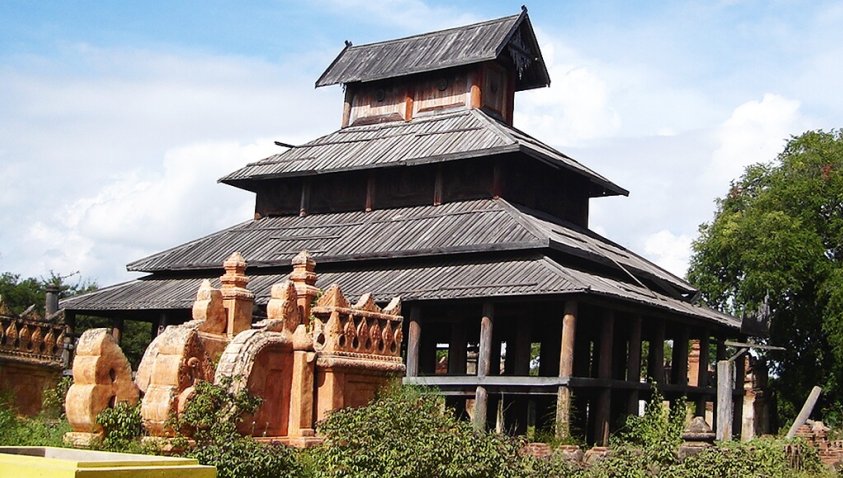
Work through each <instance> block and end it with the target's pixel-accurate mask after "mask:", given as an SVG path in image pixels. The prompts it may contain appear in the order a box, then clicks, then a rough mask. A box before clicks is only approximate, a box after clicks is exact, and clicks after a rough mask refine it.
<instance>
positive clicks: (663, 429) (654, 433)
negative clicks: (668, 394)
mask: <svg viewBox="0 0 843 478" xmlns="http://www.w3.org/2000/svg"><path fill="white" fill-rule="evenodd" d="M686 414H687V406H686V404H685V399H684V398H680V399H678V400H677V401H676V402H675V403H674V404H673V406H671V407H670V408H668V407H666V406H665V405H664V399H663V398H662V396H661V394H660V393H659V391H658V390H657V389H655V387H654V388H653V390H652V396H651V399H650V401H649V402H648V403H647V408H646V409H645V410H644V415H642V416H640V417H639V416H630V417H628V418H627V420H626V423H625V425H624V427H623V429H622V430H621V431H620V433H618V434H616V435H615V436H614V437H613V445H615V447H616V448H630V447H631V448H634V449H635V450H636V453H634V455H635V456H638V455H641V458H642V459H643V460H644V461H645V462H647V463H651V464H654V465H659V466H662V465H669V464H672V463H674V462H676V460H677V457H678V455H677V453H678V451H679V446H680V445H681V444H682V432H683V431H684V429H685V417H686ZM622 454H623V453H622Z"/></svg>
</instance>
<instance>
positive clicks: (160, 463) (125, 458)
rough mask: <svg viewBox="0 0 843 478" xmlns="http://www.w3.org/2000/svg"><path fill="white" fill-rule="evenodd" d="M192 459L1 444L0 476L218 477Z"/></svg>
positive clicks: (211, 468)
mask: <svg viewBox="0 0 843 478" xmlns="http://www.w3.org/2000/svg"><path fill="white" fill-rule="evenodd" d="M216 476H217V470H216V468H214V467H212V466H204V465H200V464H199V462H198V461H196V460H194V459H190V458H173V457H162V456H151V455H132V454H128V453H109V452H100V451H90V450H75V449H70V448H53V447H0V478H73V477H76V478H88V477H90V478H147V477H149V478H152V477H155V478H216Z"/></svg>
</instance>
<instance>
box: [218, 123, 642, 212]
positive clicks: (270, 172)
mask: <svg viewBox="0 0 843 478" xmlns="http://www.w3.org/2000/svg"><path fill="white" fill-rule="evenodd" d="M504 153H523V154H524V155H526V156H527V157H530V158H534V159H537V160H539V161H542V162H544V163H546V164H548V165H550V166H552V167H554V168H559V169H566V170H569V171H571V172H573V173H575V174H579V175H582V176H584V177H586V178H588V179H589V181H590V182H591V184H592V193H591V194H592V195H593V196H604V195H624V196H626V195H628V194H629V192H628V191H627V190H626V189H624V188H622V187H620V186H618V185H616V184H614V183H613V182H611V181H609V180H608V179H606V178H605V177H603V176H601V175H600V174H598V173H596V172H594V171H592V170H591V169H589V168H588V167H586V166H584V165H583V164H581V163H579V162H577V161H576V160H574V159H573V158H571V157H570V156H568V155H566V154H564V153H562V152H560V151H557V150H556V149H555V148H553V147H551V146H548V145H546V144H544V143H542V142H541V141H539V140H537V139H535V138H533V137H532V136H530V135H528V134H526V133H524V132H522V131H519V130H518V129H516V128H513V127H511V126H507V125H505V124H503V123H501V122H499V121H497V120H495V119H493V118H491V117H489V115H487V114H486V113H484V112H483V111H481V110H462V111H456V112H453V113H444V114H438V115H434V116H427V117H421V118H415V119H413V120H412V121H408V122H404V121H398V122H392V123H382V124H375V125H361V126H349V127H347V128H342V129H340V130H337V131H335V132H333V133H331V134H328V135H325V136H322V137H321V138H317V139H315V140H313V141H310V142H308V143H305V144H303V145H301V146H296V147H293V148H290V149H288V150H286V151H284V152H282V153H278V154H275V155H272V156H270V157H268V158H265V159H262V160H260V161H257V162H254V163H250V164H248V165H246V166H245V167H243V168H240V169H238V170H237V171H234V172H233V173H231V174H228V175H226V176H223V177H222V178H221V179H220V182H223V183H226V184H231V185H233V186H237V187H241V188H243V189H250V188H251V187H252V186H250V185H251V184H253V183H254V182H255V181H256V180H263V179H276V178H288V177H295V176H311V175H316V174H329V173H336V172H343V171H353V170H359V169H375V168H385V167H395V166H413V165H420V164H428V163H441V162H446V161H456V160H461V159H468V158H478V157H487V156H491V155H495V154H504Z"/></svg>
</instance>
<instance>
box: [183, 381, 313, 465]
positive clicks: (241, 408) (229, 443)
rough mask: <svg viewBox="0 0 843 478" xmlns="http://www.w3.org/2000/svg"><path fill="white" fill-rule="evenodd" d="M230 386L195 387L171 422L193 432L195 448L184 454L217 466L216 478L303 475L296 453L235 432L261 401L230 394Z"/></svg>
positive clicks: (202, 383)
mask: <svg viewBox="0 0 843 478" xmlns="http://www.w3.org/2000/svg"><path fill="white" fill-rule="evenodd" d="M230 385H231V381H228V380H226V381H224V382H223V383H221V384H219V385H217V384H213V383H209V382H199V383H197V384H196V394H195V395H194V397H193V399H192V400H190V401H189V402H188V404H187V407H186V409H185V411H184V413H183V414H182V416H180V417H179V418H178V420H175V421H174V423H173V425H174V428H175V429H177V430H187V429H189V430H192V431H193V436H194V439H195V441H196V446H193V447H189V448H187V452H186V453H185V455H186V456H189V457H191V458H196V459H197V460H199V462H200V463H202V464H203V465H213V466H216V467H217V476H218V477H219V478H241V477H249V478H285V477H290V478H293V477H300V476H303V474H304V468H303V466H302V465H301V463H300V461H299V460H298V459H297V454H298V453H297V452H296V450H293V449H291V448H289V447H286V446H283V445H280V444H271V443H262V442H258V441H256V440H255V439H253V438H252V437H246V436H242V435H240V433H238V432H237V425H238V423H239V422H240V421H241V420H242V419H243V417H244V416H248V415H249V414H252V413H254V412H255V411H256V410H257V409H258V407H259V406H260V399H258V398H256V397H254V396H252V395H250V394H249V393H248V392H247V391H246V390H241V391H240V392H231V391H230Z"/></svg>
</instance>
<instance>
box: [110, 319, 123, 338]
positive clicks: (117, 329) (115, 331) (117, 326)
mask: <svg viewBox="0 0 843 478" xmlns="http://www.w3.org/2000/svg"><path fill="white" fill-rule="evenodd" d="M125 325H126V323H125V322H124V320H123V319H122V318H114V319H111V335H112V337H114V341H115V342H117V343H118V344H119V343H120V341H121V340H122V339H123V329H124V327H125Z"/></svg>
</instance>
